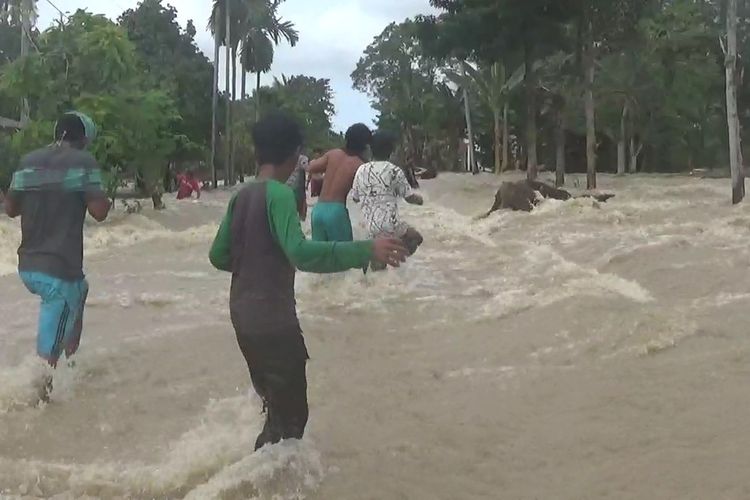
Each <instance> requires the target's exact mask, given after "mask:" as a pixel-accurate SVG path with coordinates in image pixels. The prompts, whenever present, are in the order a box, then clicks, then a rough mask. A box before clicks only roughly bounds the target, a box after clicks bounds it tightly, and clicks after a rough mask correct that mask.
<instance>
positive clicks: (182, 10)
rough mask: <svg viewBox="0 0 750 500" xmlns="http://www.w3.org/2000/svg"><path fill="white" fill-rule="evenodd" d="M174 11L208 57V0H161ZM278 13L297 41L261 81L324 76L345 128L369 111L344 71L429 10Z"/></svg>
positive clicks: (91, 7) (312, 3)
mask: <svg viewBox="0 0 750 500" xmlns="http://www.w3.org/2000/svg"><path fill="white" fill-rule="evenodd" d="M164 1H165V3H170V4H172V5H173V6H174V7H175V8H176V9H177V11H178V18H179V21H180V23H181V24H182V25H183V26H184V25H185V24H186V23H187V21H188V20H189V19H192V20H193V22H194V23H195V26H196V28H197V29H198V30H199V33H198V36H197V39H198V40H197V41H198V45H199V46H200V48H201V49H202V50H203V51H204V52H205V53H206V54H207V55H208V56H209V57H213V41H212V38H211V35H210V34H209V33H208V32H205V31H204V29H205V27H206V25H207V23H208V18H209V16H210V13H211V5H212V2H211V1H210V0H164ZM54 3H55V5H57V6H58V7H59V8H60V9H62V10H63V11H65V12H73V11H75V10H76V9H79V8H84V9H86V10H88V11H90V12H95V13H102V14H106V15H107V16H109V17H111V18H113V19H114V18H116V17H117V16H119V15H120V13H122V12H123V11H124V10H126V9H129V8H132V7H135V6H136V5H137V3H138V2H137V1H136V0H106V1H105V0H55V1H54ZM39 11H40V12H39V14H40V16H39V25H40V26H41V27H46V26H48V25H49V24H51V23H52V22H53V20H54V19H55V18H57V17H59V14H58V13H57V11H56V10H55V9H54V8H53V7H52V6H51V5H50V4H49V3H47V2H46V1H45V0H40V2H39ZM280 12H281V15H282V16H283V17H284V18H285V19H288V20H290V21H292V22H294V24H295V25H296V27H297V29H298V30H299V32H300V43H299V44H298V45H297V46H296V47H295V48H290V47H288V46H285V45H282V46H280V47H279V48H278V49H277V52H276V60H275V62H274V65H273V69H272V71H271V73H270V74H269V75H266V76H265V77H264V81H266V82H268V81H272V79H273V77H274V76H277V77H278V76H281V75H282V74H285V75H292V74H305V75H310V76H315V77H318V78H330V79H331V84H332V86H333V89H334V93H335V100H336V110H337V116H336V119H335V126H336V128H338V129H341V130H343V129H345V128H346V127H348V126H349V125H350V124H352V123H354V122H358V121H364V122H370V121H372V119H373V118H374V113H373V111H372V109H371V108H370V106H369V103H368V102H367V98H366V97H365V96H364V95H362V94H360V93H358V92H356V91H354V90H353V89H352V88H351V79H350V78H349V75H350V74H351V72H352V71H353V70H354V68H355V66H356V64H357V61H358V60H359V58H360V56H361V54H362V52H363V51H364V49H365V48H366V47H367V45H369V44H370V42H371V41H372V39H373V38H374V37H375V36H376V35H378V34H380V32H382V30H383V29H384V28H385V27H386V26H387V25H388V24H389V23H391V22H393V21H402V20H403V19H405V18H406V17H411V16H414V15H417V14H421V13H427V12H431V8H430V7H429V1H428V0H287V1H286V3H284V4H283V5H282V7H281V10H280Z"/></svg>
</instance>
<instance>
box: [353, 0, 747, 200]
mask: <svg viewBox="0 0 750 500" xmlns="http://www.w3.org/2000/svg"><path fill="white" fill-rule="evenodd" d="M731 2H735V4H736V3H737V0H524V1H523V2H518V1H515V0H432V2H431V3H432V4H433V5H434V6H435V7H437V8H439V9H440V11H441V13H440V14H438V15H436V16H428V17H420V18H418V19H416V20H407V21H405V22H403V23H400V24H393V25H391V26H389V27H387V28H386V29H385V31H384V32H383V33H382V34H381V35H380V36H378V37H377V38H376V39H375V40H374V41H373V42H372V44H371V45H370V47H368V49H367V51H366V52H365V54H364V56H363V57H362V59H361V60H360V62H359V65H358V67H357V69H356V71H355V72H354V73H353V75H352V78H353V81H354V87H355V88H357V89H361V90H363V91H366V92H368V94H369V95H370V96H371V97H372V100H373V104H374V106H375V109H376V110H377V111H378V113H379V118H378V121H379V125H380V126H383V127H386V128H392V129H394V131H398V132H400V133H401V135H402V137H403V138H404V142H405V144H406V146H405V148H404V149H405V153H406V154H405V157H404V158H403V160H404V161H406V162H407V163H409V162H411V163H413V164H415V165H416V166H427V167H430V166H431V167H433V168H437V169H444V170H455V169H459V168H468V167H467V165H466V164H465V159H466V158H469V159H470V156H469V155H467V154H466V152H465V151H463V149H462V148H463V145H464V142H465V141H464V137H467V136H468V137H469V141H468V142H469V143H476V146H475V148H476V151H477V153H478V159H479V161H480V162H481V164H482V165H483V166H485V167H487V168H489V167H490V166H492V167H493V169H494V170H495V171H497V172H501V171H503V170H506V169H511V168H522V169H525V170H527V172H528V175H529V177H530V178H533V177H535V176H536V173H537V169H538V168H539V167H540V166H544V167H545V168H547V169H549V170H553V169H555V168H556V167H557V170H558V176H557V178H558V182H559V183H563V182H564V173H565V171H570V172H584V171H587V172H588V185H589V187H591V188H594V187H596V172H597V171H599V172H619V173H621V174H622V173H626V172H676V171H684V170H688V169H692V168H717V167H726V166H727V165H728V163H729V158H728V152H729V147H728V134H727V113H726V109H727V108H726V102H727V101H726V94H725V62H726V61H725V54H724V52H723V50H722V45H725V42H724V40H725V35H726V27H727V23H726V21H727V19H726V14H727V9H726V7H727V6H728V5H729V4H730V3H731ZM749 15H750V5H748V4H747V3H746V2H743V1H740V2H739V11H738V26H739V31H738V50H739V53H740V54H742V53H745V54H748V53H750V33H749V32H748V26H750V23H748V21H749V20H750V19H748V16H749ZM738 66H739V67H737V68H736V69H737V71H736V73H737V75H739V76H738V78H737V80H738V81H737V84H738V90H737V95H738V101H739V121H740V125H741V127H740V129H741V130H742V131H743V133H742V135H743V137H744V138H745V141H744V143H745V144H748V140H747V134H748V132H747V131H748V126H750V107H748V105H747V103H748V100H749V99H750V80H748V79H746V78H741V75H742V74H743V71H742V67H741V66H742V60H741V58H740V59H739V65H738ZM466 103H468V105H466V106H463V104H466ZM467 123H468V124H470V125H471V126H470V127H469V128H470V129H471V130H470V131H469V130H467ZM469 149H471V150H473V149H474V148H473V147H471V146H470V147H469Z"/></svg>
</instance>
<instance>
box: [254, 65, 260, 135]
mask: <svg viewBox="0 0 750 500" xmlns="http://www.w3.org/2000/svg"><path fill="white" fill-rule="evenodd" d="M259 121H260V71H258V72H257V73H256V74H255V123H258V122H259Z"/></svg>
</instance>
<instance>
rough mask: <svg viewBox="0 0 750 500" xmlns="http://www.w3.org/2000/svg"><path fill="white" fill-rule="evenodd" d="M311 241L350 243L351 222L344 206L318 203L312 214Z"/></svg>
mask: <svg viewBox="0 0 750 500" xmlns="http://www.w3.org/2000/svg"><path fill="white" fill-rule="evenodd" d="M312 239H313V240H315V241H352V240H353V239H354V237H353V236H352V222H351V220H350V219H349V210H347V209H346V205H345V204H343V203H337V202H320V201H319V202H318V203H317V204H316V205H315V208H313V212H312Z"/></svg>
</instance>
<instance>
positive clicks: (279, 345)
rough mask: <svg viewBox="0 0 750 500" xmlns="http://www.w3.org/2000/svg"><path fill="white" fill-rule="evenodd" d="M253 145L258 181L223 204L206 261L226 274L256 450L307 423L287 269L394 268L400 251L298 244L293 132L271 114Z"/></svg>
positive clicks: (296, 133) (370, 244)
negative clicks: (252, 403) (255, 405)
mask: <svg viewBox="0 0 750 500" xmlns="http://www.w3.org/2000/svg"><path fill="white" fill-rule="evenodd" d="M253 141H254V143H255V154H256V159H257V161H258V177H257V179H256V180H255V181H254V182H252V183H250V184H248V185H247V186H245V187H244V188H243V189H242V190H241V191H239V192H238V193H237V194H236V195H235V196H234V197H233V198H232V200H231V201H230V202H229V208H228V210H227V213H226V215H225V217H224V220H223V221H222V223H221V226H220V227H219V231H218V233H217V235H216V239H215V240H214V243H213V245H212V247H211V251H210V255H209V258H210V260H211V263H212V264H213V265H214V267H216V268H217V269H219V270H222V271H229V272H231V273H232V284H231V289H230V293H229V309H230V312H231V318H232V324H233V326H234V329H235V332H236V334H237V342H238V343H239V347H240V350H241V351H242V354H243V355H244V357H245V360H246V361H247V366H248V368H249V369H250V378H251V380H252V383H253V387H254V388H255V391H256V392H257V393H258V395H259V396H260V397H261V399H262V400H263V404H264V409H265V411H266V422H265V425H264V427H263V431H262V432H261V433H260V435H259V436H258V439H257V441H256V443H255V449H256V450H257V449H259V448H261V447H263V446H264V445H266V444H269V443H278V442H279V441H281V440H282V439H289V438H294V439H301V438H302V436H303V434H304V431H305V425H306V424H307V417H308V407H307V380H306V376H305V365H306V363H307V359H308V355H307V348H306V347H305V341H304V339H303V337H302V330H301V329H300V324H299V320H298V318H297V310H296V302H295V298H294V275H295V268H296V269H299V270H301V271H307V272H316V273H335V272H339V271H345V270H347V269H357V268H360V269H361V268H363V267H364V266H366V265H367V263H368V262H369V261H370V260H375V261H377V262H382V263H385V264H389V265H391V266H394V267H398V266H399V264H400V263H401V262H403V261H404V260H405V259H406V253H407V251H406V249H405V248H404V247H403V245H402V244H401V242H400V241H398V240H393V239H378V240H375V241H358V242H349V243H328V242H314V241H308V240H306V239H305V237H304V235H303V233H302V228H301V226H300V220H299V215H298V212H297V200H296V199H295V195H294V192H293V191H292V189H290V188H289V186H286V185H285V184H284V183H285V182H286V181H287V180H288V178H289V176H290V175H291V173H292V171H293V170H294V169H295V167H296V166H297V162H298V158H299V155H300V148H301V146H302V134H301V132H300V128H299V126H298V125H297V124H296V123H295V122H293V121H292V120H290V119H289V118H287V117H285V116H283V115H273V116H270V117H267V118H264V119H263V120H261V121H260V122H259V123H258V124H257V125H256V126H255V128H254V130H253Z"/></svg>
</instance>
